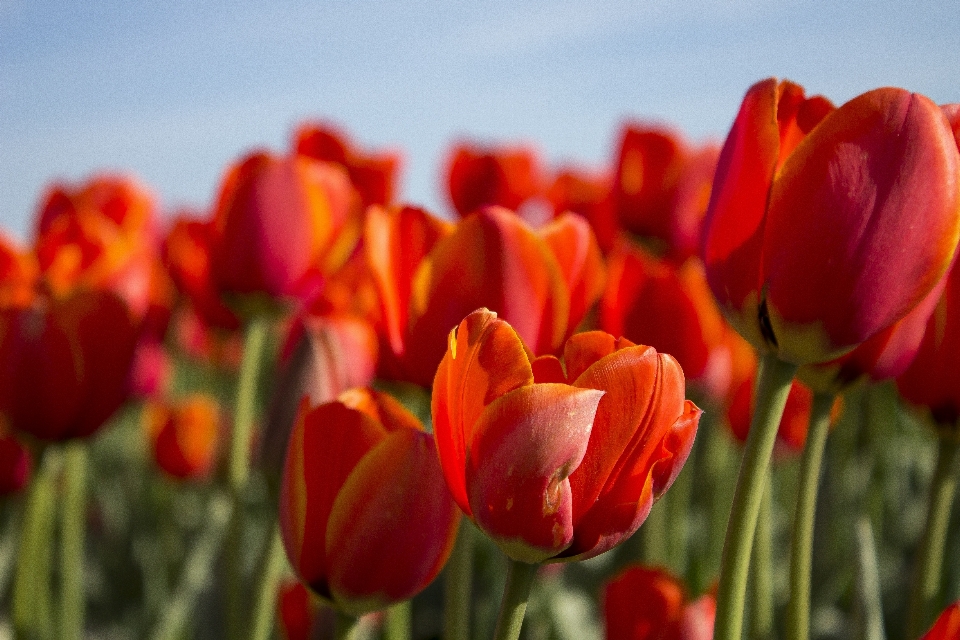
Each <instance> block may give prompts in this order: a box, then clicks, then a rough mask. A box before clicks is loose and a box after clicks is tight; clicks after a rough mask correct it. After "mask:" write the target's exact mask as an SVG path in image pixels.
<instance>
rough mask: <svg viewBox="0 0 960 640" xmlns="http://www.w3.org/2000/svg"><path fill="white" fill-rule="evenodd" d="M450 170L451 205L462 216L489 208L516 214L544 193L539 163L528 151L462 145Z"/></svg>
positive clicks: (523, 149) (457, 147) (454, 154)
mask: <svg viewBox="0 0 960 640" xmlns="http://www.w3.org/2000/svg"><path fill="white" fill-rule="evenodd" d="M447 167H448V168H447V173H446V175H447V185H448V188H449V194H450V201H451V202H452V203H453V208H454V210H455V211H456V212H457V213H458V214H459V215H460V216H466V215H469V214H471V213H473V212H474V211H477V210H478V209H481V208H483V207H487V206H500V207H505V208H507V209H513V210H516V209H518V208H519V207H520V205H521V204H523V203H524V201H526V200H527V199H529V198H532V197H533V196H535V195H537V194H539V193H540V191H541V190H542V186H541V181H542V178H541V175H540V167H539V160H538V159H537V155H536V153H535V152H534V151H533V150H532V149H530V148H527V147H513V148H511V147H483V146H479V145H472V144H469V143H459V144H457V145H455V147H454V149H453V151H452V153H451V157H450V159H449V160H448V162H447Z"/></svg>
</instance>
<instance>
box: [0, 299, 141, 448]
mask: <svg viewBox="0 0 960 640" xmlns="http://www.w3.org/2000/svg"><path fill="white" fill-rule="evenodd" d="M137 333H138V331H137V326H136V323H135V322H134V320H133V319H132V318H131V317H130V313H129V311H128V309H127V305H126V304H125V303H124V302H123V301H122V300H120V299H119V298H118V297H116V296H115V295H113V294H112V293H109V292H101V291H91V290H86V289H79V290H77V291H75V292H73V293H71V294H69V295H68V296H67V297H65V298H60V299H42V300H38V301H37V302H36V304H34V305H32V306H30V307H27V308H7V309H3V310H0V411H2V412H3V413H4V414H6V416H7V419H8V420H9V424H10V426H11V427H12V428H13V429H14V430H17V431H22V432H25V433H30V434H31V435H33V436H35V437H37V438H40V439H42V440H64V439H68V438H79V437H85V436H89V435H90V434H92V433H93V432H94V431H96V430H97V429H99V428H100V427H101V426H102V425H103V424H104V422H106V420H107V419H108V418H109V417H110V416H111V415H112V414H113V413H114V411H116V410H117V409H118V408H119V407H120V405H121V404H122V403H123V402H124V400H125V399H126V397H127V393H128V386H127V382H128V376H129V373H130V367H131V363H132V361H133V354H134V349H135V346H136V341H137Z"/></svg>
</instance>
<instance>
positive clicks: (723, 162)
mask: <svg viewBox="0 0 960 640" xmlns="http://www.w3.org/2000/svg"><path fill="white" fill-rule="evenodd" d="M958 164H960V161H958V154H957V148H956V144H955V142H954V141H953V136H952V134H951V131H950V129H949V127H948V125H947V121H946V118H945V117H944V115H943V113H942V112H941V111H940V109H939V108H938V107H937V106H936V105H935V104H933V103H932V102H931V101H930V100H929V99H927V98H925V97H923V96H920V95H917V94H910V93H908V92H906V91H904V90H902V89H892V88H885V89H876V90H874V91H870V92H868V93H865V94H863V95H861V96H858V97H857V98H854V99H853V100H851V101H850V102H848V103H846V104H844V105H843V106H841V107H840V108H839V109H834V107H833V106H832V105H831V104H830V103H829V102H828V101H827V100H826V99H824V98H822V97H813V98H806V97H805V96H804V92H803V89H802V88H801V87H799V86H798V85H795V84H792V83H790V82H777V81H776V80H774V79H769V80H764V81H762V82H759V83H757V84H756V85H754V86H753V87H751V89H750V90H749V91H748V92H747V95H746V97H745V98H744V102H743V105H742V107H741V109H740V113H739V114H738V116H737V119H736V121H735V122H734V125H733V129H732V130H731V132H730V135H729V136H728V138H727V141H726V143H725V145H724V148H723V151H722V153H721V156H720V160H719V165H718V169H717V173H716V179H715V182H714V188H713V193H712V196H711V200H710V206H709V210H708V212H707V218H706V221H705V231H704V250H703V251H704V262H705V263H706V269H707V279H708V281H709V283H710V287H711V288H712V289H713V292H714V295H715V296H716V297H717V300H718V301H719V303H720V306H721V308H722V309H723V311H724V313H725V314H726V315H727V317H728V318H729V319H730V321H731V322H732V323H733V325H734V326H735V327H736V328H737V330H738V331H739V332H740V333H741V334H742V335H744V337H746V338H747V339H748V340H749V341H750V342H751V343H752V344H753V345H754V346H755V347H756V348H758V349H759V350H760V351H762V352H772V353H775V354H776V355H777V357H778V358H780V359H781V360H784V361H787V362H793V363H797V364H807V363H814V362H825V361H827V360H832V359H834V358H837V357H839V356H840V355H843V354H844V353H845V352H847V351H850V350H851V349H852V348H853V347H855V346H856V345H857V344H860V343H862V342H864V341H865V340H867V339H868V338H870V337H871V336H873V335H875V334H877V333H879V332H880V331H882V330H884V329H885V328H887V327H889V326H890V325H892V324H893V323H895V322H897V321H898V320H900V319H901V318H903V317H904V316H905V315H907V314H908V313H909V312H910V310H911V309H913V308H914V307H915V306H916V305H917V304H918V303H919V302H920V301H921V300H922V299H923V298H924V297H925V296H926V295H927V294H928V293H929V292H930V290H931V289H932V288H933V287H934V286H935V285H936V283H937V282H938V281H939V280H940V278H941V276H942V275H943V273H944V272H945V271H946V269H947V267H948V265H949V264H950V261H951V259H952V257H953V253H954V248H955V247H956V244H957V238H958V231H960V216H958V209H960V181H958V179H957V172H958V170H960V169H958Z"/></svg>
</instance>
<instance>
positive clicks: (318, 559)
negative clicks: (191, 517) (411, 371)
mask: <svg viewBox="0 0 960 640" xmlns="http://www.w3.org/2000/svg"><path fill="white" fill-rule="evenodd" d="M458 524H459V512H458V511H457V508H456V505H455V504H454V503H453V501H452V500H451V499H450V495H449V493H448V492H447V488H446V486H445V485H444V482H443V476H442V473H441V471H440V465H439V463H438V462H437V458H436V454H435V453H434V445H433V438H432V436H431V435H430V434H428V433H425V432H424V431H423V427H422V425H420V423H419V421H418V420H417V419H416V418H415V417H414V416H413V415H412V414H410V413H409V412H408V411H407V410H406V409H404V408H403V407H402V406H401V405H400V404H399V403H398V402H397V401H396V400H393V399H392V398H390V397H389V396H386V395H385V394H381V393H379V392H376V391H372V390H365V389H355V390H351V391H348V392H346V393H344V394H341V396H340V397H339V398H338V400H337V401H335V402H330V403H327V404H323V405H319V406H317V407H314V408H310V407H309V406H308V403H306V402H305V403H304V404H303V406H302V408H301V411H300V414H299V416H298V418H297V422H296V425H295V426H294V428H293V432H292V434H291V436H290V443H289V447H288V449H287V459H286V464H285V467H284V473H283V480H282V486H281V496H280V530H281V533H282V536H283V542H284V546H285V548H286V551H287V557H288V558H289V559H290V564H291V565H292V566H293V568H294V571H295V572H296V574H297V575H298V577H299V578H300V580H301V581H303V582H304V583H306V584H307V585H308V586H309V587H310V588H311V589H312V590H313V591H314V592H315V593H317V594H318V595H320V596H322V597H323V598H325V599H327V600H328V601H330V602H331V603H333V605H334V606H336V607H338V608H339V609H340V610H342V611H344V612H346V613H348V614H351V615H359V614H362V613H366V612H369V611H374V610H377V609H382V608H384V607H386V606H387V605H389V604H391V603H394V602H399V601H401V600H406V599H408V598H411V597H413V596H414V595H415V594H416V593H418V592H419V591H420V590H422V589H423V588H425V587H426V586H427V585H428V584H429V583H430V582H431V581H432V580H433V579H434V578H435V577H436V575H437V574H438V573H439V572H440V569H441V568H442V567H443V564H444V563H445V562H446V559H447V557H448V556H449V554H450V551H451V550H452V547H453V542H454V538H455V536H456V532H457V526H458Z"/></svg>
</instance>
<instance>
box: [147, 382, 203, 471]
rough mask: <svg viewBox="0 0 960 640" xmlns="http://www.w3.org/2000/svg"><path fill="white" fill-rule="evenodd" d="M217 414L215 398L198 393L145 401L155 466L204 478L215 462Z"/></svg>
mask: <svg viewBox="0 0 960 640" xmlns="http://www.w3.org/2000/svg"><path fill="white" fill-rule="evenodd" d="M220 417H221V411H220V407H219V404H218V403H217V401H216V400H215V399H214V398H212V397H210V396H208V395H205V394H200V393H197V394H192V395H190V396H187V397H185V398H183V399H182V400H179V401H176V402H174V403H152V404H150V405H148V406H147V410H146V411H145V413H144V418H145V421H146V428H147V433H148V435H149V437H150V443H151V446H152V448H153V459H154V461H156V463H157V466H158V467H160V469H162V470H163V471H164V472H165V473H166V474H167V475H169V476H171V477H173V478H177V479H181V480H184V479H195V480H202V479H205V478H207V477H208V476H209V475H210V472H211V471H212V470H213V467H214V463H215V462H216V457H217V445H218V442H219V440H220V438H219V432H220Z"/></svg>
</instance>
